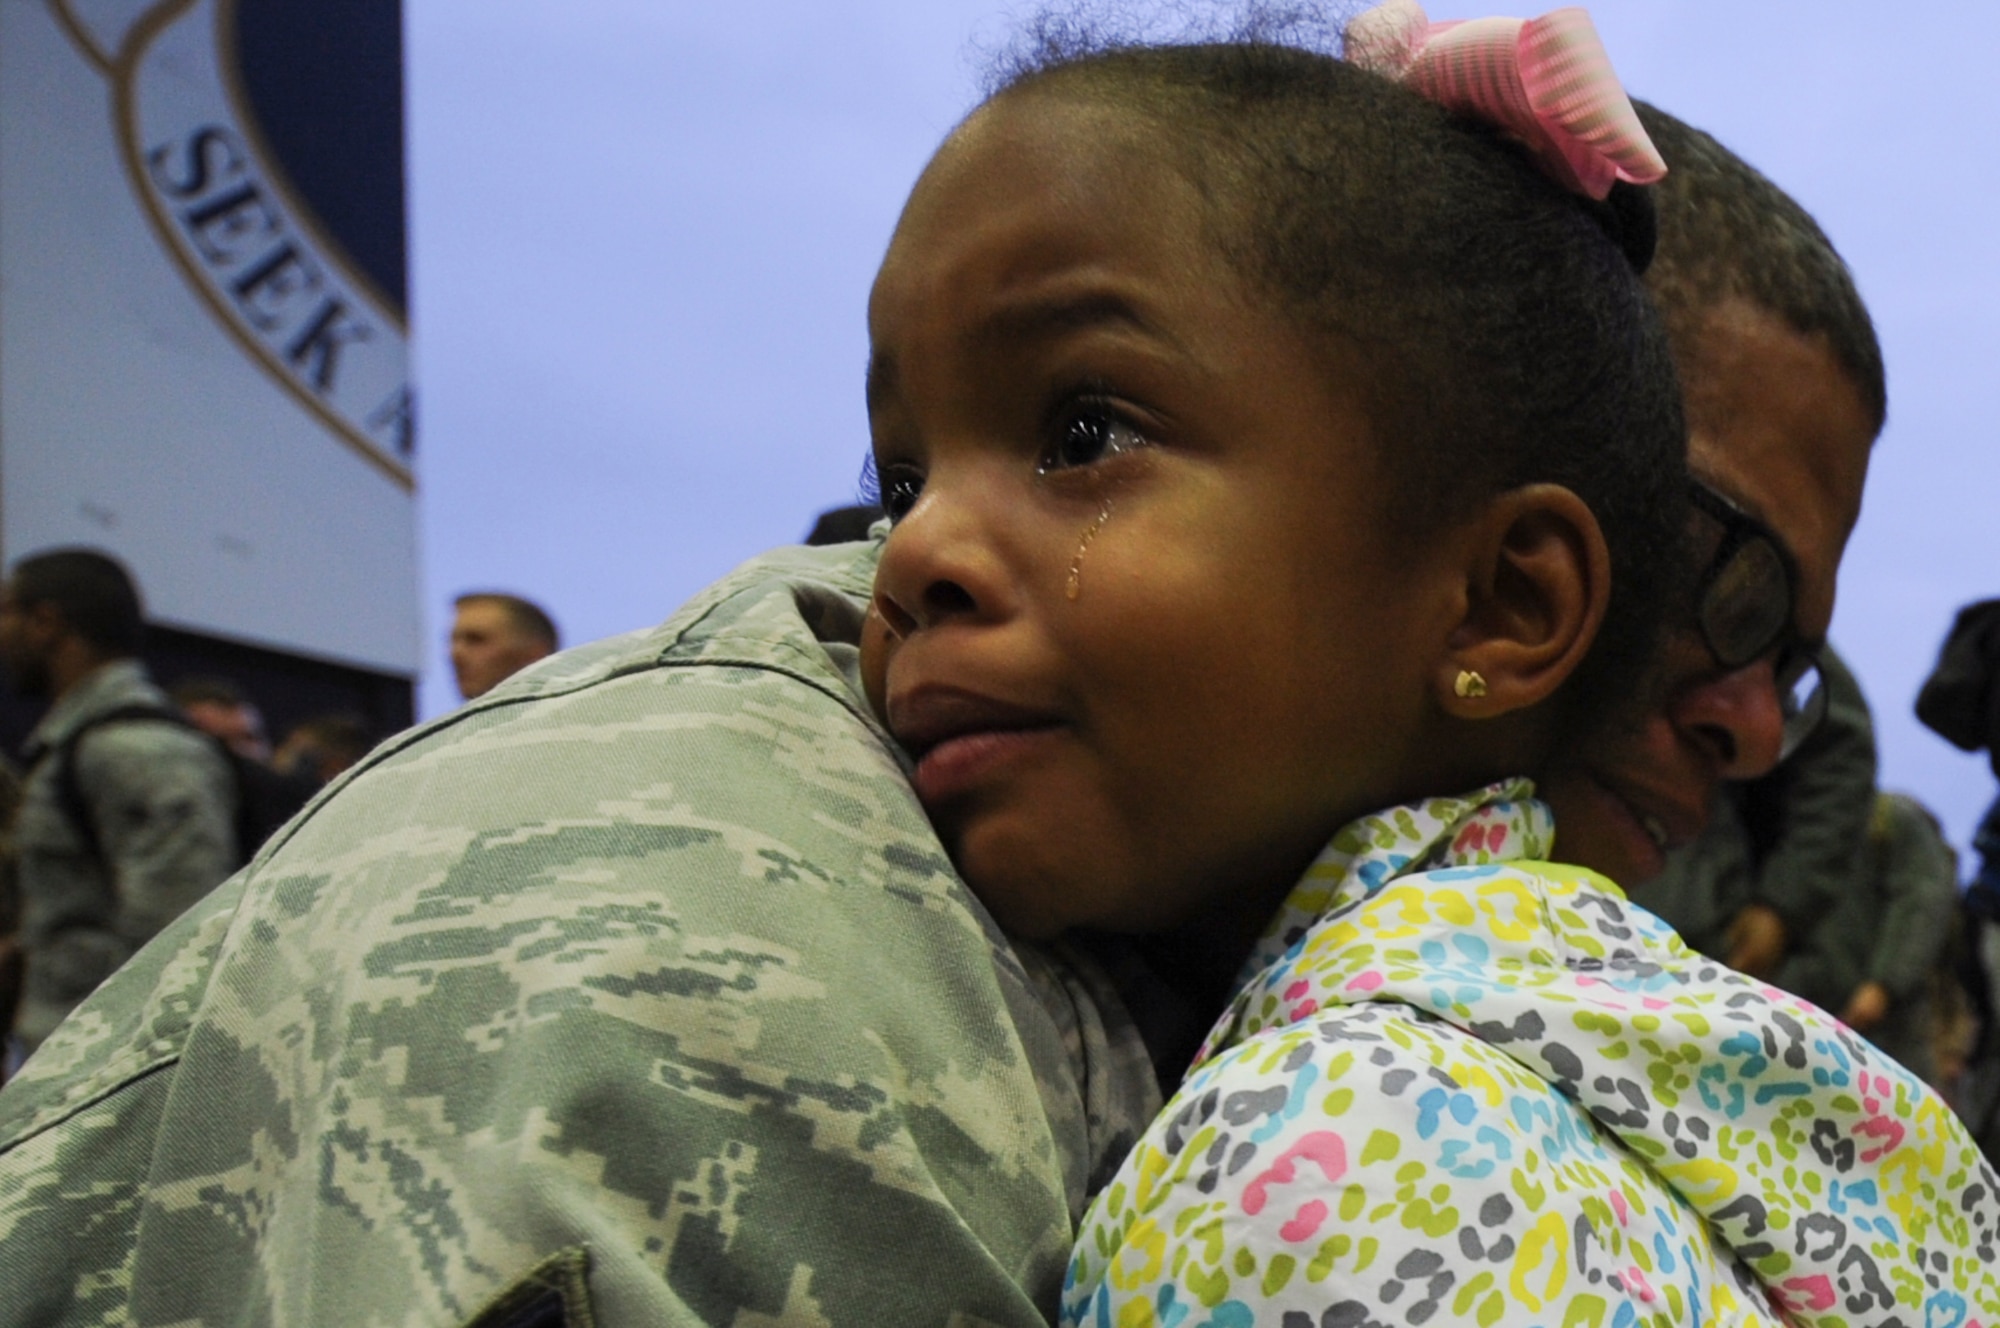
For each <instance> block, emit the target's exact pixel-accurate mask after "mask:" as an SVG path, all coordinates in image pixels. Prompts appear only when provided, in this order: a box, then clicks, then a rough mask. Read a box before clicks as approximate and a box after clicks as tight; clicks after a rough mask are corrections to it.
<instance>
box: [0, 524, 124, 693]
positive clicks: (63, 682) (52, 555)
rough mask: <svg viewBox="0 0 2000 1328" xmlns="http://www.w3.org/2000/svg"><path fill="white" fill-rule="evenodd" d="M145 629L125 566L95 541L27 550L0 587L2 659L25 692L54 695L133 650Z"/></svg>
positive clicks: (10, 675) (0, 653) (15, 682)
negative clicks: (91, 546) (94, 544)
mask: <svg viewBox="0 0 2000 1328" xmlns="http://www.w3.org/2000/svg"><path fill="white" fill-rule="evenodd" d="M143 633H144V617H143V614H142V611H141V609H140V605H139V590H138V587H137V586H135V585H134V584H133V583H132V576H131V573H129V572H127V571H126V570H125V567H124V565H123V564H122V563H120V562H119V561H118V560H117V559H115V558H113V557H111V556H109V555H108V554H104V553H100V552H98V551H97V550H95V549H51V550H49V551H47V552H45V553H37V554H30V555H29V556H28V557H26V558H23V559H21V561H20V562H18V563H16V564H14V574H13V575H12V576H11V577H9V578H8V579H7V584H6V586H5V587H4V589H0V664H4V665H5V666H6V669H7V673H8V676H9V679H10V680H11V681H12V683H13V685H14V687H15V689H16V690H17V691H19V692H21V693H22V694H24V695H27V696H60V695H61V694H62V693H63V692H64V691H66V690H67V689H68V687H69V686H70V684H71V683H73V682H74V681H75V680H76V679H77V677H79V676H81V675H82V674H83V673H86V672H88V671H89V670H91V669H93V668H95V667H97V666H98V665H99V664H103V663H106V662H108V661H110V660H114V659H123V658H125V657H127V656H130V655H135V654H137V653H138V651H139V642H140V639H141V637H142V635H143Z"/></svg>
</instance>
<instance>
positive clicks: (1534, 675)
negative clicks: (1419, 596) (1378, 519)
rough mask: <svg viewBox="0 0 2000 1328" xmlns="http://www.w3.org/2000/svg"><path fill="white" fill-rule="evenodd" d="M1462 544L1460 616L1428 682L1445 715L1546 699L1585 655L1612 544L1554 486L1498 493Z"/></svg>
mask: <svg viewBox="0 0 2000 1328" xmlns="http://www.w3.org/2000/svg"><path fill="white" fill-rule="evenodd" d="M1466 547H1467V548H1468V550H1469V552H1470V553H1471V555H1472V556H1471V559H1470V560H1469V562H1468V564H1467V566H1466V577H1467V582H1466V588H1465V589H1466V597H1465V601H1464V615H1463V617H1462V618H1461V619H1460V621H1459V623H1458V624H1457V626H1456V627H1455V628H1454V629H1453V630H1452V633H1451V636H1450V638H1449V641H1448V643H1447V644H1448V649H1447V651H1446V653H1445V655H1444V657H1443V659H1442V661H1441V662H1440V665H1439V668H1438V673H1437V677H1436V678H1435V679H1433V687H1434V690H1435V692H1436V695H1437V697H1438V699H1439V701H1440V703H1441V704H1442V705H1443V707H1444V709H1445V710H1446V711H1447V712H1448V713H1450V714H1452V715H1455V716H1457V717H1458V718H1460V719H1491V718H1494V717H1496V716H1499V715H1504V714H1508V713H1511V712H1513V711H1517V710H1525V709H1527V708H1528V707H1530V706H1533V705H1535V704H1537V703H1538V702H1541V701H1544V700H1546V699H1548V697H1549V696H1550V695H1551V694H1553V693H1554V692H1555V690H1556V689H1557V688H1558V687H1560V686H1562V684H1563V682H1564V680H1566V679H1567V678H1568V677H1569V676H1570V674H1571V673H1573V672H1575V671H1576V667H1577V666H1578V665H1579V664H1581V663H1582V662H1583V660H1584V657H1585V656H1586V655H1588V654H1589V653H1590V646H1591V642H1592V641H1594V640H1595V639H1596V638H1597V629H1598V626H1599V625H1600V624H1601V623H1602V622H1603V621H1604V608H1605V605H1606V604H1607V603H1609V601H1610V599H1611V551H1610V550H1609V548H1607V547H1606V545H1605V543H1604V532H1603V531H1602V530H1600V529H1599V528H1598V525H1597V518H1596V516H1595V515H1593V514H1592V512H1591V510H1590V508H1589V507H1588V506H1587V505H1585V503H1584V501H1583V500H1582V499H1581V498H1578V497H1577V496H1576V495H1575V494H1574V493H1572V492H1571V491H1570V490H1568V489H1566V488H1564V487H1562V486H1561V485H1559V484H1530V485H1526V486H1524V487H1522V488H1519V489H1514V490H1511V491H1509V492H1508V493H1505V494H1503V495H1501V496H1500V497H1499V498H1498V499H1497V500H1495V501H1494V502H1493V503H1492V504H1490V505H1489V507H1488V508H1487V511H1486V514H1485V515H1484V516H1483V517H1482V518H1481V519H1480V521H1479V522H1478V523H1477V528H1476V530H1475V531H1474V532H1473V538H1472V540H1471V541H1470V543H1469V544H1468V545H1467V546H1466Z"/></svg>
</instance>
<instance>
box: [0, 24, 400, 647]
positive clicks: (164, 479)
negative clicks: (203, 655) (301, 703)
mask: <svg viewBox="0 0 2000 1328" xmlns="http://www.w3.org/2000/svg"><path fill="white" fill-rule="evenodd" d="M291 3H293V0H0V545H4V551H5V555H6V557H7V558H9V559H13V558H17V557H19V556H21V555H22V554H23V553H26V552H29V551H32V550H33V549H35V548H39V547H46V546H48V545H51V544H94V545H98V546H101V547H104V548H107V549H109V550H111V551H112V552H114V553H116V554H118V555H120V556H121V557H123V558H125V559H126V561H127V562H128V563H130V564H131V565H132V567H133V569H134V571H135V572H136V573H137V574H138V576H139V578H140V581H141V583H142V585H143V586H144V588H145V591H146V595H147V600H148V607H149V611H150V612H151V613H152V614H153V616H155V617H157V618H160V619H163V620H166V621H169V622H173V623H176V624H178V625H181V626H186V627H190V628H193V629H195V630H199V631H207V632H211V633H213V634H217V635H222V636H229V637H235V638H239V639H244V640H248V641H251V642H253V643H258V644H266V645H272V646H277V647H279V648H282V649H289V650H293V651H297V652H300V653H306V654H312V655H319V656H324V657H328V658H333V659H336V660H344V661H349V662H354V663H359V664H363V665H366V666H370V667H375V668H384V669H389V670H392V671H395V672H399V673H410V672H414V671H416V667H417V664H418V661H419V659H420V658H421V656H422V653H423V652H422V649H421V644H422V643H421V641H420V639H419V633H418V612H417V604H416V560H415V552H416V550H415V510H414V503H413V490H414V477H413V473H412V462H413V458H414V450H415V434H414V428H413V419H414V411H413V409H412V396H411V391H410V385H409V376H408V373H409V368H408V366H409V355H408V337H407V333H406V329H405V327H404V320H403V315H402V312H401V294H402V293H401V291H400V290H397V291H385V290H383V289H380V288H379V287H378V285H377V277H376V276H375V275H371V273H370V270H369V269H368V268H366V267H364V266H363V265H362V264H361V263H359V262H357V261H355V258H354V256H353V255H351V254H350V253H349V252H348V251H347V250H346V249H345V248H344V247H343V245H342V243H341V240H340V237H339V235H336V234H335V233H334V231H333V229H332V228H331V227H330V226H329V225H327V224H326V222H325V221H324V219H323V218H321V217H320V216H319V215H318V213H316V212H315V210H314V208H313V206H312V204H311V202H310V201H309V200H308V199H307V198H306V197H305V196H303V195H302V194H301V193H300V191H299V187H298V184H297V182H296V179H295V176H294V173H293V172H290V171H288V170H287V159H285V158H283V157H282V156H281V155H280V153H279V152H277V151H275V150H274V147H273V141H272V136H271V135H270V134H269V133H267V127H266V123H265V122H264V121H262V120H260V118H259V111H258V106H257V105H256V104H253V101H252V98H251V96H250V95H249V91H248V86H249V84H248V81H247V80H246V77H245V70H244V68H243V64H242V61H243V60H244V59H245V58H246V52H243V51H239V50H238V38H239V34H245V33H249V34H252V35H253V36H255V37H256V39H257V41H259V42H261V43H262V45H261V46H259V48H258V50H257V51H256V52H254V53H250V54H254V55H255V56H256V57H257V58H261V59H265V60H267V61H268V60H269V59H270V57H271V53H272V50H273V49H274V47H273V43H274V42H276V43H279V44H280V45H282V43H283V42H284V41H285V39H286V38H287V37H288V35H289V32H290V29H289V27H288V25H290V24H292V23H294V22H295V21H297V16H298V15H301V14H310V13H311V12H312V11H311V10H299V11H291V10H288V9H287V8H286V6H287V5H289V4H291ZM377 8H378V9H379V8H381V6H379V5H378V6H377ZM246 19H254V20H256V22H255V23H254V24H246V23H245V22H244V20H246ZM389 32H390V38H389V41H391V42H393V40H394V29H393V25H392V26H391V27H390V28H389ZM274 34H275V36H274ZM377 45H378V46H379V45H382V43H378V44H377ZM282 54H284V55H285V57H286V61H287V62H288V61H289V60H290V59H291V58H292V57H293V56H294V55H297V56H300V57H302V58H303V60H304V61H305V62H306V63H305V65H304V67H305V68H306V69H307V70H308V72H309V73H310V74H311V76H312V77H314V78H323V79H325V80H326V81H327V83H326V86H327V87H329V88H332V89H333V90H334V92H335V93H337V94H339V95H338V96H336V97H334V98H332V99H331V102H332V104H338V103H339V101H340V96H345V95H346V94H347V93H348V92H349V91H350V89H349V88H348V87H347V86H346V85H345V84H342V83H341V82H340V81H339V80H341V79H343V78H349V79H351V78H353V77H356V75H355V74H354V73H353V72H352V71H350V70H348V69H346V68H344V67H342V66H340V65H338V64H337V63H335V64H324V65H321V66H314V65H312V64H311V60H312V59H313V57H314V55H315V52H314V50H313V47H312V43H311V41H310V39H309V37H302V38H301V40H299V41H296V42H294V43H292V45H291V46H290V47H289V48H285V49H284V50H283V51H282ZM382 55H383V58H384V60H387V61H393V60H394V58H395V50H394V48H393V47H391V48H390V49H388V50H386V51H384V52H382ZM281 66H282V67H280V68H279V72H278V76H277V77H276V78H274V77H272V67H271V66H269V65H267V66H266V67H265V68H264V70H263V73H264V82H263V83H262V84H261V85H260V87H261V89H262V90H263V94H264V95H265V96H266V103H265V104H266V106H267V108H268V96H269V89H270V88H271V87H273V86H277V87H279V88H280V89H281V91H282V89H284V88H285V87H287V86H289V84H288V83H287V82H286V80H290V79H293V78H294V75H295V70H294V69H293V68H292V67H291V65H290V64H289V63H285V62H281ZM252 72H255V71H252ZM364 72H365V75H366V77H367V78H369V79H371V80H373V81H372V82H371V84H370V85H368V86H365V87H359V88H354V89H352V90H351V91H352V92H353V94H354V98H355V100H357V101H358V100H362V99H364V98H373V99H375V102H376V104H378V105H379V104H380V103H381V100H382V99H383V98H384V97H389V98H394V99H395V100H394V101H392V102H390V103H389V108H390V111H391V113H393V115H395V116H396V117H397V120H398V122H399V120H400V88H401V84H400V69H398V68H395V66H394V65H393V63H391V64H389V65H388V66H387V72H386V73H385V71H384V69H383V68H379V67H378V68H372V69H369V70H367V71H364ZM322 104H325V103H324V101H323V103H322ZM287 109H288V112H289V111H290V108H287ZM305 123H306V129H307V131H308V132H309V133H312V134H318V133H322V132H323V133H325V134H329V135H339V134H340V133H341V132H342V130H343V126H342V125H341V124H339V123H326V124H322V122H321V121H319V120H311V121H307V122H305ZM298 124H299V122H298V120H297V118H296V115H295V116H294V121H293V123H292V125H291V128H292V131H293V135H294V136H293V138H292V139H290V140H289V142H290V143H291V144H292V146H293V148H294V150H296V148H297V144H298V137H297V131H298ZM389 141H390V142H391V143H392V144H393V143H394V142H395V140H394V137H393V135H392V136H391V137H390V140H389ZM398 151H399V150H398ZM383 155H385V156H386V155H387V154H383ZM370 160H371V161H372V160H373V159H372V157H371V158H370ZM383 169H384V170H389V171H396V170H400V156H399V155H398V156H396V157H395V159H393V160H387V161H385V162H384V164H383ZM391 178H394V177H391ZM393 195H394V196H395V197H398V198H399V197H400V195H401V187H400V181H399V180H398V181H397V182H396V185H395V188H394V190H393ZM317 196H319V197H322V199H323V198H324V197H325V191H324V189H322V192H321V194H320V195H317ZM393 211H394V209H393V208H389V209H386V211H385V212H384V215H386V214H387V213H393ZM385 224H386V225H387V226H388V227H390V229H389V230H388V231H387V234H388V235H389V237H390V248H391V250H392V252H393V253H394V256H395V258H396V259H397V261H398V262H400V257H401V255H400V249H399V248H398V247H397V246H396V245H395V244H394V241H395V239H396V238H397V237H398V236H399V235H400V218H395V217H393V216H389V217H388V219H387V221H386V223H385ZM381 266H382V265H381V264H380V263H379V262H378V263H377V264H376V267H377V269H378V271H379V269H380V268H381ZM398 275H400V274H398Z"/></svg>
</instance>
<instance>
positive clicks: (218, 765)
mask: <svg viewBox="0 0 2000 1328" xmlns="http://www.w3.org/2000/svg"><path fill="white" fill-rule="evenodd" d="M76 770H77V786H78V788H80V789H81V790H82V791H83V794H84V798H85V800H86V801H87V802H88V803H89V805H90V811H91V817H92V821H93V823H94V824H95V825H96V827H97V835H98V842H99V844H100V845H101V846H102V848H103V852H104V860H105V863H106V865H107V866H108V867H109V868H110V870H111V875H112V888H113V891H114V893H115V896H116V905H115V908H116V912H115V914H114V915H113V917H112V920H111V922H112V927H111V929H112V931H113V932H115V933H116V935H117V937H118V939H119V940H120V941H122V942H124V944H125V946H126V950H125V953H127V954H129V953H131V952H132V951H133V950H136V949H138V948H139V947H140V946H142V945H144V944H145V943H146V942H147V941H148V940H150V939H152V937H153V936H154V935H156V934H157V933H158V932H159V931H160V929H161V928H162V927H165V926H166V925H167V924H168V923H169V922H172V921H173V920H174V919H175V918H177V917H179V916H180V915H181V914H182V913H185V912H186V911H187V910H188V908H189V907H190V906H191V905H193V904H194V903H195V902H196V901H197V900H199V899H200V898H201V897H202V896H203V895H205V894H207V893H208V892H209V891H210V890H213V889H214V888H215V887H216V886H217V885H218V884H219V883H220V882H221V881H222V879H223V878H224V877H225V876H227V875H229V873H230V872H231V871H232V870H233V869H234V868H235V867H236V865H237V862H236V828H235V817H236V801H235V790H234V786H233V781H232V778H231V776H230V772H229V768H228V766H227V765H226V764H225V763H224V761H223V759H222V756H221V754H220V753H218V752H217V751H216V750H215V747H214V746H213V744H211V743H210V742H208V740H206V739H205V738H202V737H201V736H199V735H198V734H194V733H190V732H188V731H186V730H185V729H181V728H179V727H176V726H174V725H170V724H161V723H137V722H133V723H123V724H106V725H104V726H103V727H102V728H97V729H93V730H92V731H91V732H89V733H87V734H85V735H84V738H83V741H82V742H80V743H79V744H78V745H77V751H76ZM59 943H60V942H59V940H58V941H57V942H56V944H59Z"/></svg>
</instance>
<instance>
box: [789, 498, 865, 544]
mask: <svg viewBox="0 0 2000 1328" xmlns="http://www.w3.org/2000/svg"><path fill="white" fill-rule="evenodd" d="M883 515H884V514H883V511H882V507H881V504H879V503H856V504H854V505H853V506H851V507H829V508H828V509H827V510H826V511H824V512H821V513H820V514H819V517H818V519H817V520H815V521H814V522H813V528H812V529H811V530H809V531H807V532H806V543H807V544H808V545H810V546H811V547H813V548H818V547H819V546H821V545H824V544H852V543H853V542H854V541H856V540H865V539H867V538H868V528H869V527H870V526H872V525H874V524H875V523H876V522H877V521H880V520H881V519H882V517H883Z"/></svg>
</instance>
